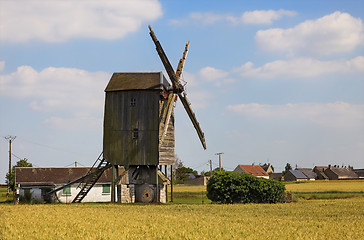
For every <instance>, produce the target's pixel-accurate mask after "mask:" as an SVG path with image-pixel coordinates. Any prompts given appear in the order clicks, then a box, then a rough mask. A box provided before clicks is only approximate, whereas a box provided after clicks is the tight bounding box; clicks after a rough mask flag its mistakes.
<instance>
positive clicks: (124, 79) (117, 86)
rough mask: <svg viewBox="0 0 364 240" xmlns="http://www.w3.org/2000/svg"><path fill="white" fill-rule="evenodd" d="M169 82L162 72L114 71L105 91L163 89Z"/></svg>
mask: <svg viewBox="0 0 364 240" xmlns="http://www.w3.org/2000/svg"><path fill="white" fill-rule="evenodd" d="M169 86H170V84H169V83H168V81H167V79H166V78H165V77H164V75H163V73H162V72H126V73H125V72H123V73H114V74H113V75H112V77H111V79H110V81H109V83H108V85H107V87H106V89H105V92H112V91H125V90H163V88H165V89H166V88H168V87H169Z"/></svg>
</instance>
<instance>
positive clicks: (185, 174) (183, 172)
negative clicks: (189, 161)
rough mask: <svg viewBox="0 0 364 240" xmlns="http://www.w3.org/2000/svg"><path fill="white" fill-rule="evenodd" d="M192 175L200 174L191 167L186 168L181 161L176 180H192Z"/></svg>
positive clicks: (176, 171) (176, 172)
mask: <svg viewBox="0 0 364 240" xmlns="http://www.w3.org/2000/svg"><path fill="white" fill-rule="evenodd" d="M190 174H193V175H194V176H197V175H198V172H197V171H196V170H193V169H192V168H190V167H185V166H184V165H183V162H182V161H179V163H178V165H177V168H176V170H175V177H176V180H186V179H189V178H190Z"/></svg>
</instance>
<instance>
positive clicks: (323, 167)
mask: <svg viewBox="0 0 364 240" xmlns="http://www.w3.org/2000/svg"><path fill="white" fill-rule="evenodd" d="M315 168H319V169H320V168H322V169H325V168H328V166H315Z"/></svg>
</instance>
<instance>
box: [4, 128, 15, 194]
mask: <svg viewBox="0 0 364 240" xmlns="http://www.w3.org/2000/svg"><path fill="white" fill-rule="evenodd" d="M15 138H16V136H10V135H9V136H6V137H5V139H6V140H8V141H9V179H8V193H10V176H11V142H12V141H14V139H15Z"/></svg>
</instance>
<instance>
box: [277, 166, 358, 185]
mask: <svg viewBox="0 0 364 240" xmlns="http://www.w3.org/2000/svg"><path fill="white" fill-rule="evenodd" d="M358 173H361V171H358ZM283 179H284V181H306V180H311V181H313V180H352V179H353V180H355V179H359V175H358V174H357V173H355V171H354V170H353V169H352V168H350V167H339V166H337V165H334V166H331V165H329V166H315V167H314V168H313V169H310V168H296V169H295V170H289V171H288V172H286V174H285V175H284V176H283Z"/></svg>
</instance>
